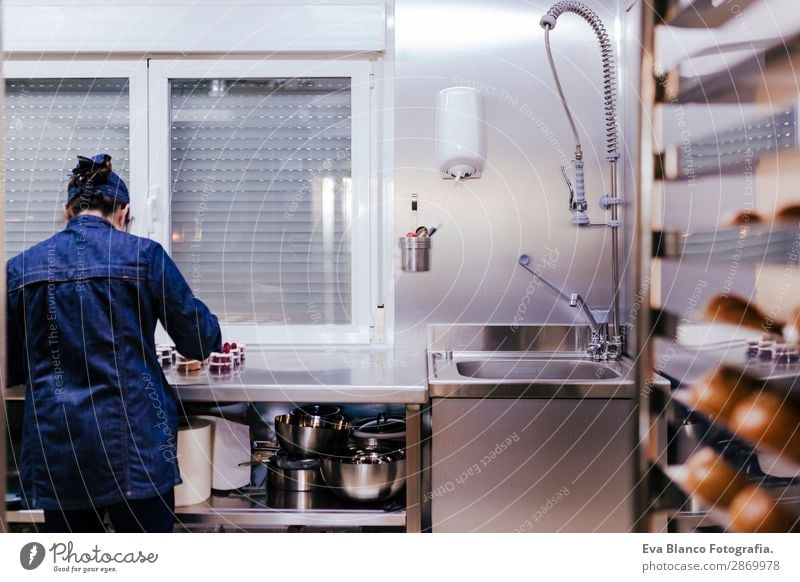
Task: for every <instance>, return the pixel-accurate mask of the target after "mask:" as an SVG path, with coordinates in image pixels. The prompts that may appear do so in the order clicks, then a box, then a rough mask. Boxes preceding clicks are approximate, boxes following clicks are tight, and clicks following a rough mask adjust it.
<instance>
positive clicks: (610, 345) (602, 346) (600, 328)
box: [517, 255, 621, 360]
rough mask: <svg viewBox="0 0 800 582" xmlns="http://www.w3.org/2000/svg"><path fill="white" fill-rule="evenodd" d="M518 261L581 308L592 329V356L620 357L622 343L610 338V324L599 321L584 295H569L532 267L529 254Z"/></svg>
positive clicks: (589, 350)
mask: <svg viewBox="0 0 800 582" xmlns="http://www.w3.org/2000/svg"><path fill="white" fill-rule="evenodd" d="M517 262H518V263H519V265H520V266H521V267H522V268H523V269H525V270H526V271H528V272H529V273H530V274H531V275H533V276H534V277H536V278H537V279H539V280H540V281H541V282H542V283H544V284H545V285H546V286H547V287H549V288H550V290H551V291H553V292H554V293H555V294H556V295H558V297H559V298H560V299H562V300H563V301H566V302H567V303H568V304H569V306H570V307H577V308H578V309H580V310H581V313H582V314H583V317H584V319H586V322H587V323H588V324H589V327H590V328H591V330H592V339H591V341H590V342H589V346H588V347H587V349H586V353H587V354H589V355H590V356H592V358H593V359H595V360H607V359H608V358H618V357H619V356H620V355H621V345H620V344H618V343H617V342H615V341H610V340H609V338H608V324H606V323H598V321H597V320H596V319H595V318H594V315H593V314H592V310H591V309H589V306H588V305H587V304H586V301H585V300H584V298H583V297H581V296H580V295H579V294H578V293H570V294H569V295H567V294H566V293H565V292H564V291H563V290H562V289H561V288H560V287H558V286H557V285H556V284H555V283H553V282H552V281H550V280H549V279H547V278H546V277H545V276H544V275H542V273H541V272H539V270H538V269H537V270H534V269H531V268H530V264H531V257H530V256H529V255H520V257H519V259H518V261H517Z"/></svg>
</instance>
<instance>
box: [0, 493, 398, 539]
mask: <svg viewBox="0 0 800 582" xmlns="http://www.w3.org/2000/svg"><path fill="white" fill-rule="evenodd" d="M286 495H287V496H289V495H294V496H295V497H296V498H299V497H302V499H300V501H299V504H302V505H303V507H299V506H298V501H297V499H287V500H278V505H279V506H277V507H273V506H271V505H270V504H271V503H272V504H273V505H275V503H274V502H273V500H272V499H267V495H266V493H259V494H251V495H241V494H232V495H227V496H224V495H212V496H211V497H210V498H209V499H207V500H206V501H204V502H202V503H198V504H195V505H189V506H184V507H176V508H175V524H176V526H177V527H180V526H185V527H190V528H191V527H198V526H206V527H212V526H216V527H220V526H221V527H223V528H225V529H229V530H233V531H235V530H253V529H260V528H261V529H270V528H284V527H293V526H302V527H307V528H321V529H324V528H337V529H338V528H347V529H356V528H376V527H379V528H405V527H406V511H405V509H404V508H402V507H401V506H398V507H393V506H390V505H381V504H374V503H373V504H358V503H355V502H347V501H346V500H342V499H339V498H337V497H335V496H334V495H333V494H331V493H325V492H323V493H321V494H319V495H314V496H312V495H311V494H308V493H300V494H297V493H294V494H291V493H286ZM400 499H402V497H400ZM280 505H284V506H283V507H281V506H280ZM292 507H295V508H292ZM385 507H386V508H389V509H392V510H391V511H387V510H386V509H385ZM6 519H7V521H8V523H11V524H40V523H44V513H43V512H42V511H41V510H29V509H20V510H12V511H8V512H7V513H6Z"/></svg>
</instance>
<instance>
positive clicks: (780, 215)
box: [775, 204, 800, 220]
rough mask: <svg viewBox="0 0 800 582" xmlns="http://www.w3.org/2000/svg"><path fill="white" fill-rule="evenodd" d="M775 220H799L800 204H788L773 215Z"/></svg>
mask: <svg viewBox="0 0 800 582" xmlns="http://www.w3.org/2000/svg"><path fill="white" fill-rule="evenodd" d="M775 219H776V220H800V204H788V205H786V206H784V207H783V208H780V209H778V211H777V212H776V213H775Z"/></svg>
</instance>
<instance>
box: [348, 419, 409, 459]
mask: <svg viewBox="0 0 800 582" xmlns="http://www.w3.org/2000/svg"><path fill="white" fill-rule="evenodd" d="M350 426H351V429H352V430H351V433H350V436H351V437H352V439H353V440H354V441H355V442H356V443H357V444H359V445H360V446H362V447H377V446H379V445H384V446H386V447H388V448H390V449H392V450H397V449H398V448H402V447H403V446H405V440H406V421H405V419H404V418H402V417H400V416H387V415H386V413H385V412H381V413H380V414H378V416H377V417H370V418H362V419H359V420H356V421H353V422H352V423H350Z"/></svg>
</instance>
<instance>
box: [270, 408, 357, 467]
mask: <svg viewBox="0 0 800 582" xmlns="http://www.w3.org/2000/svg"><path fill="white" fill-rule="evenodd" d="M349 431H350V425H349V424H348V423H347V422H345V421H344V420H342V419H336V420H331V421H328V420H324V419H320V418H315V417H308V416H299V415H295V416H292V415H291V414H281V415H278V416H276V417H275V435H276V436H277V437H278V442H280V444H281V448H282V449H283V450H284V451H286V452H287V453H289V455H291V456H292V457H297V458H300V459H305V458H309V457H317V456H319V455H320V454H324V453H332V452H335V451H337V450H339V449H340V448H341V447H342V445H343V444H344V443H345V441H346V440H347V434H348V432H349Z"/></svg>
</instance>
